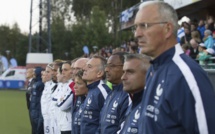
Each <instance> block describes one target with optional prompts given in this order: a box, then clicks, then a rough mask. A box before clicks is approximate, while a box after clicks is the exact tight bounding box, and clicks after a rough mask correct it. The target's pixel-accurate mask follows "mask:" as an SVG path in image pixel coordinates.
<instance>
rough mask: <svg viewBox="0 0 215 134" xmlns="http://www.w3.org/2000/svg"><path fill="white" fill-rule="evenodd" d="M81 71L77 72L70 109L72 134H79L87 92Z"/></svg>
mask: <svg viewBox="0 0 215 134" xmlns="http://www.w3.org/2000/svg"><path fill="white" fill-rule="evenodd" d="M82 76H83V70H79V71H78V72H77V73H76V75H75V77H74V80H75V86H74V89H75V96H76V100H75V103H74V106H73V109H72V117H73V120H72V134H80V132H81V130H80V125H81V115H82V112H83V106H84V101H85V99H86V95H87V92H88V88H87V83H86V81H84V80H83V79H82Z"/></svg>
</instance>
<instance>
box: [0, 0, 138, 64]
mask: <svg viewBox="0 0 215 134" xmlns="http://www.w3.org/2000/svg"><path fill="white" fill-rule="evenodd" d="M46 2H47V1H43V5H46ZM138 2H139V0H132V1H123V0H110V1H108V0H52V4H51V39H52V40H51V41H52V53H53V55H54V59H73V58H75V57H79V56H82V55H83V50H82V48H83V46H85V45H86V46H88V48H89V50H90V52H93V51H94V50H93V46H97V47H98V49H100V48H102V47H104V46H110V45H112V46H113V47H117V46H120V43H121V42H122V41H123V40H128V39H129V38H131V37H133V35H132V33H131V32H130V31H120V30H119V25H120V23H119V16H120V12H121V11H123V10H125V9H127V8H129V7H131V6H133V5H135V4H137V3H138ZM29 10H30V9H29ZM46 12H47V7H45V6H44V8H43V15H44V16H46ZM119 31H120V32H119ZM42 38H44V39H45V38H47V25H46V24H43V29H42ZM32 39H33V40H32V44H37V43H38V33H33V34H32ZM6 50H10V54H9V55H7V53H6ZM46 50H47V44H45V43H44V44H42V46H41V48H40V52H46ZM0 52H1V55H5V56H7V57H8V58H11V57H14V58H16V59H17V61H18V64H19V65H25V62H26V54H27V53H28V33H21V30H20V28H19V26H18V24H17V23H15V24H14V25H13V26H12V27H11V26H8V25H0ZM35 52H36V51H35Z"/></svg>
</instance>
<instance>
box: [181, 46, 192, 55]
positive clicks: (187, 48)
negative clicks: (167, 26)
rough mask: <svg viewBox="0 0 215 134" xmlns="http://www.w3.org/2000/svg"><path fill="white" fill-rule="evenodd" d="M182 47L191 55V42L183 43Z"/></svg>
mask: <svg viewBox="0 0 215 134" xmlns="http://www.w3.org/2000/svg"><path fill="white" fill-rule="evenodd" d="M181 47H182V49H183V50H184V53H185V54H186V55H187V56H190V45H189V44H183V45H182V46H181Z"/></svg>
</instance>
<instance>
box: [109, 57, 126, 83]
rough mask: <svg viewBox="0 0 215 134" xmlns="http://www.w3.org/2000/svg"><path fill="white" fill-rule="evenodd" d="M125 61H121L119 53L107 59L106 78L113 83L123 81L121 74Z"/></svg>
mask: <svg viewBox="0 0 215 134" xmlns="http://www.w3.org/2000/svg"><path fill="white" fill-rule="evenodd" d="M122 67H123V63H122V62H121V61H120V59H119V56H118V55H112V56H111V57H110V58H109V59H108V61H107V67H106V68H105V72H106V79H107V80H108V81H109V82H111V83H112V84H119V83H121V76H122V74H123V70H122Z"/></svg>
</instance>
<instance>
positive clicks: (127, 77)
mask: <svg viewBox="0 0 215 134" xmlns="http://www.w3.org/2000/svg"><path fill="white" fill-rule="evenodd" d="M123 71H124V73H123V75H122V77H121V79H122V83H123V89H124V91H126V92H128V93H136V92H139V91H141V90H143V89H144V86H145V74H146V71H145V70H144V68H143V67H142V61H141V60H137V59H133V60H129V61H126V62H125V63H124V66H123Z"/></svg>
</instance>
